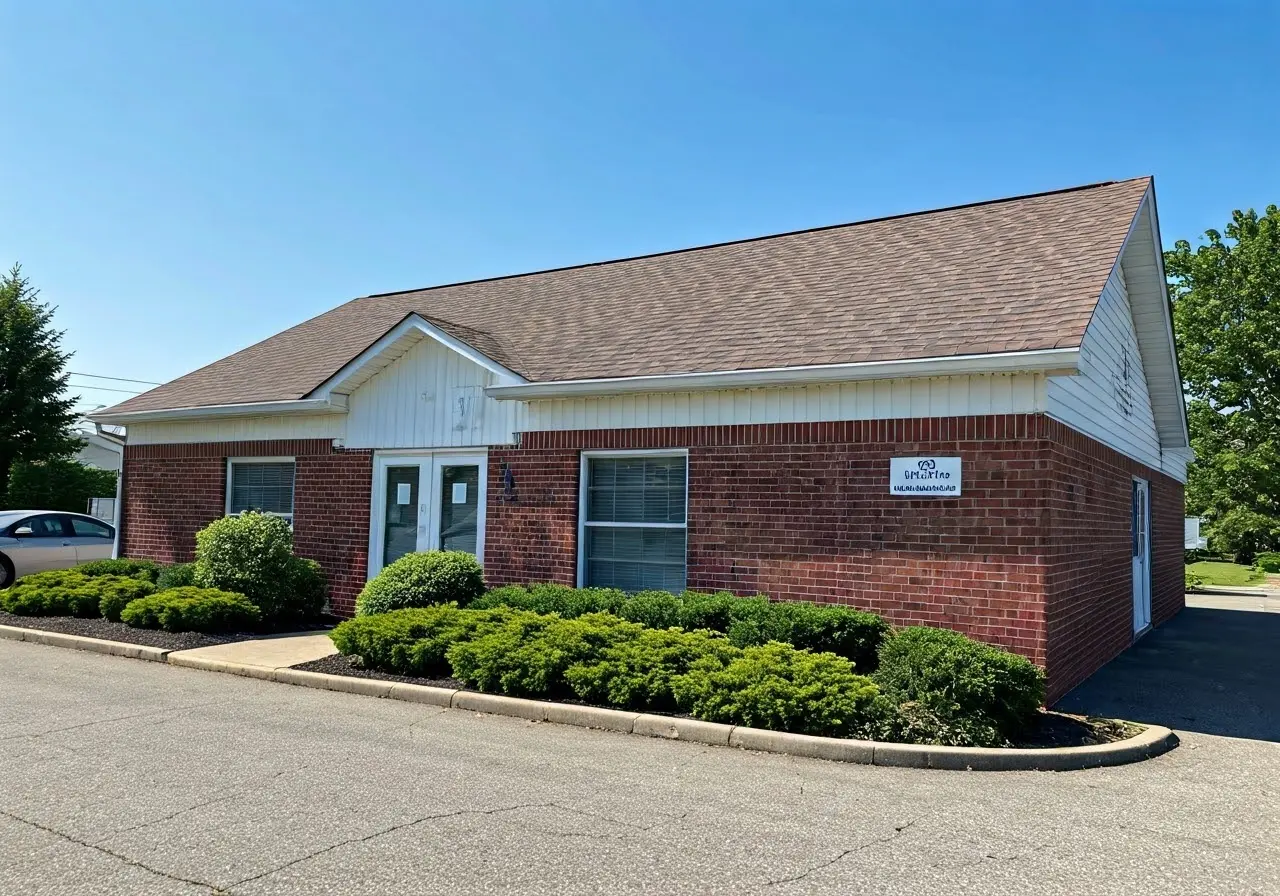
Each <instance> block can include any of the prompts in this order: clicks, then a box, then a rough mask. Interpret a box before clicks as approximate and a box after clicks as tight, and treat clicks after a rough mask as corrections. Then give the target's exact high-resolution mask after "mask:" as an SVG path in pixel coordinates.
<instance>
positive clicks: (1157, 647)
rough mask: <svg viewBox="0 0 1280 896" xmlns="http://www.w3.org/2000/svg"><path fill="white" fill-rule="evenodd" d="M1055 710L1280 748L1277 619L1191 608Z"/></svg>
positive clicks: (1279, 630)
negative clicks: (1087, 713) (1259, 742)
mask: <svg viewBox="0 0 1280 896" xmlns="http://www.w3.org/2000/svg"><path fill="white" fill-rule="evenodd" d="M1189 600H1192V601H1194V600H1195V599H1194V598H1190V599H1189ZM1249 600H1251V601H1254V600H1256V598H1250V599H1249ZM1221 601H1222V598H1210V599H1206V600H1205V602H1206V603H1211V604H1219V603H1221ZM1275 603H1276V609H1278V610H1280V601H1276V602H1275ZM1058 708H1059V709H1063V710H1066V711H1068V712H1092V713H1094V714H1096V715H1104V716H1112V717H1116V718H1122V719H1135V720H1139V721H1143V722H1156V723H1158V724H1161V725H1166V726H1168V727H1170V728H1174V729H1177V730H1179V731H1198V732H1203V733H1205V734H1221V735H1225V736H1227V737H1247V738H1254V739H1257V740H1266V741H1272V742H1273V743H1280V612H1267V611H1257V612H1245V611H1242V610H1233V609H1221V608H1218V607H1216V606H1188V607H1187V608H1186V609H1185V610H1183V611H1182V612H1181V613H1179V614H1178V615H1177V616H1176V617H1174V619H1173V620H1171V621H1170V622H1167V623H1165V624H1164V625H1162V626H1160V628H1157V629H1155V630H1154V631H1152V632H1150V633H1149V634H1147V636H1146V637H1144V638H1143V639H1142V640H1140V641H1139V642H1138V643H1137V644H1135V645H1134V646H1133V647H1131V648H1129V650H1127V651H1125V652H1124V653H1123V654H1121V655H1120V656H1119V657H1117V658H1116V659H1115V660H1113V661H1112V662H1111V663H1110V664H1108V665H1107V666H1106V667H1105V668H1103V669H1102V670H1101V671H1099V672H1098V673H1096V674H1095V675H1094V676H1093V677H1092V678H1090V679H1089V680H1088V681H1086V682H1085V683H1084V684H1083V685H1081V686H1080V687H1078V688H1076V689H1075V690H1074V691H1072V692H1071V693H1070V694H1068V695H1067V696H1066V697H1065V698H1063V700H1062V701H1061V702H1059V703H1058ZM1277 749H1280V748H1277ZM1276 783H1277V786H1280V781H1278V782H1276Z"/></svg>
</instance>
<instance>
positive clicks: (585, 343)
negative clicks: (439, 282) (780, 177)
mask: <svg viewBox="0 0 1280 896" xmlns="http://www.w3.org/2000/svg"><path fill="white" fill-rule="evenodd" d="M1149 183H1150V180H1149V179H1148V178H1139V179H1135V180H1128V181H1119V182H1109V183H1104V184H1095V185H1091V186H1087V187H1078V188H1075V189H1072V190H1064V191H1059V192H1054V193H1042V194H1037V195H1034V196H1024V197H1018V198H1014V199H1006V200H1000V201H996V202H989V203H983V204H979V205H970V206H961V207H958V208H950V209H942V210H940V211H932V212H921V213H917V214H913V215H904V216H899V217H894V218H884V219H878V220H874V221H866V222H862V223H857V224H846V225H841V226H836V227H826V228H821V229H817V230H807V231H802V232H798V233H788V234H782V235H779V236H770V237H761V238H758V239H752V240H743V241H740V242H733V243H724V244H721V245H716V246H707V247H704V248H698V249H686V250H682V251H677V252H667V253H663V254H659V255H650V256H644V257H640V258H630V259H624V260H621V261H611V262H603V263H598V264H588V265H581V266H578V267H571V268H562V269H558V270H552V271H544V272H540V273H534V274H524V275H520V276H513V277H501V278H496V279H491V280H480V281H474V282H470V283H457V284H452V285H448V286H437V287H431V288H427V289H419V290H413V291H410V292H400V293H391V294H385V295H375V296H367V297H365V298H361V299H355V300H354V301H351V302H348V303H347V304H345V305H342V306H340V307H338V308H335V309H334V310H332V311H329V312H327V313H325V314H322V315H320V316H319V317H316V318H313V319H311V320H309V321H306V322H305V323H302V324H299V325H298V326H296V327H293V328H292V329H289V330H285V331H284V332H283V333H280V334H278V335H276V336H272V337H271V338H270V339H267V340H265V341H263V342H260V343H258V344H257V345H253V346H250V347H249V348H246V349H244V350H243V351H240V352H237V353H235V354H234V355H231V356H229V357H226V358H223V359H222V360H221V361H217V362H215V363H213V364H210V365H209V366H207V367H203V368H201V369H200V370H197V371H195V372H193V373H189V374H187V375H186V376H183V377H180V378H178V379H176V380H174V381H172V382H170V383H168V384H166V385H164V386H160V387H159V388H157V389H153V390H152V391H150V392H147V393H145V394H143V395H139V396H137V397H135V398H131V399H129V400H128V401H126V402H124V403H123V404H120V405H117V406H116V407H114V408H112V409H110V412H112V413H116V412H126V411H143V410H155V409H160V408H174V407H191V406H202V405H217V404H238V403H243V402H259V401H272V400H287V399H296V398H302V397H304V396H306V395H307V394H308V393H309V392H311V391H312V390H313V389H315V387H316V386H318V385H319V384H320V383H321V382H323V381H324V380H325V379H327V378H328V377H329V376H330V375H332V374H333V373H334V372H335V371H337V370H338V369H339V368H340V367H342V366H343V365H344V364H346V363H347V362H348V361H350V360H351V359H352V358H354V357H355V356H357V355H358V354H360V352H362V351H363V350H364V349H365V348H367V347H368V346H369V345H371V344H372V343H373V342H374V341H375V340H377V339H378V337H379V336H381V335H382V334H383V333H385V332H386V331H387V330H388V329H390V328H391V327H393V326H394V325H395V324H397V323H398V322H399V321H400V320H402V319H403V318H404V317H405V316H406V315H408V314H410V313H414V312H416V313H418V314H420V315H422V316H423V317H425V318H427V319H428V320H430V321H431V322H433V323H434V324H436V325H437V326H439V327H441V328H442V329H444V330H446V331H447V332H449V333H450V335H452V336H454V337H456V338H459V339H462V340H463V341H465V342H467V343H469V344H471V345H472V346H474V347H475V348H476V349H478V350H479V351H481V352H483V353H484V354H486V355H488V356H489V357H491V358H493V359H494V360H495V361H497V362H499V363H500V364H502V365H504V366H506V367H508V368H510V369H512V370H515V371H516V372H517V373H520V374H522V375H523V376H524V377H526V378H527V379H529V380H530V381H533V382H538V381H545V380H568V379H592V378H597V377H620V376H640V375H646V374H671V373H700V372H708V371H720V370H746V369H752V368H763V367H792V366H798V365H807V364H834V363H845V362H855V361H892V360H902V359H907V358H926V357H945V356H950V355H960V354H983V353H988V352H1010V351H1027V350H1034V349H1045V348H1065V347H1074V346H1078V345H1079V344H1080V342H1081V339H1082V338H1083V336H1084V331H1085V327H1087V326H1088V323H1089V319H1090V317H1091V316H1092V314H1093V309H1094V306H1095V305H1096V303H1097V300H1098V297H1099V295H1100V294H1101V292H1102V288H1103V286H1104V284H1105V282H1106V279H1107V276H1108V274H1109V273H1110V271H1111V268H1112V266H1113V264H1114V263H1115V261H1116V258H1117V256H1118V254H1119V251H1120V248H1121V245H1122V243H1123V241H1124V238H1125V235H1126V234H1127V232H1128V229H1129V225H1130V223H1131V222H1132V220H1133V217H1134V215H1135V214H1136V212H1137V210H1138V207H1139V205H1140V203H1141V200H1142V197H1143V195H1144V193H1145V192H1146V190H1147V187H1148V185H1149Z"/></svg>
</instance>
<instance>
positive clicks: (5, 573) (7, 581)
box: [0, 554, 13, 591]
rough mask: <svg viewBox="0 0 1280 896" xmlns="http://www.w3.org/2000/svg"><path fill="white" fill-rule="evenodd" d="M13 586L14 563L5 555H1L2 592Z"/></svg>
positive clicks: (0, 583) (0, 578) (0, 588)
mask: <svg viewBox="0 0 1280 896" xmlns="http://www.w3.org/2000/svg"><path fill="white" fill-rule="evenodd" d="M12 584H13V563H11V562H10V561H9V558H8V557H6V556H5V555H4V554H0V591H3V590H4V589H5V588H8V587H9V586H10V585H12Z"/></svg>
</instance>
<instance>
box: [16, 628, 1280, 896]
mask: <svg viewBox="0 0 1280 896" xmlns="http://www.w3.org/2000/svg"><path fill="white" fill-rule="evenodd" d="M0 670H2V673H3V682H4V687H3V688H2V689H0V739H2V740H3V743H2V744H0V892H4V893H23V894H55V893H56V894H62V893H67V894H72V893H74V894H95V893H101V894H111V896H123V894H132V893H147V894H205V896H208V894H212V893H232V894H237V896H241V894H242V896H250V894H336V893H341V894H363V893H369V894H426V893H441V894H445V893H447V894H458V893H499V892H501V893H556V894H574V893H611V892H635V893H768V894H800V893H805V894H808V893H839V894H847V893H860V894H897V893H901V894H913V896H914V894H921V893H1009V894H1047V893H1064V894H1065V893H1071V894H1077V893H1088V894H1113V893H1116V894H1118V893H1144V894H1145V893H1153V892H1182V893H1196V894H1212V893H1235V894H1239V893H1257V894H1262V893H1267V894H1274V893H1280V794H1278V793H1277V788H1280V746H1278V745H1276V744H1273V743H1267V742H1260V741H1254V740H1242V739H1233V738H1224V737H1216V736H1212V735H1205V734H1199V733H1194V732H1192V733H1188V734H1187V735H1186V736H1185V739H1184V743H1183V745H1182V746H1181V747H1180V748H1178V749H1177V750H1174V751H1173V752H1172V753H1170V754H1168V755H1167V756H1163V757H1160V758H1158V759H1155V760H1152V761H1150V762H1145V763H1141V764H1138V765H1134V766H1127V767H1123V768H1115V769H1099V770H1094V771H1087V772H1070V773H1064V774H1052V773H1037V772H1025V773H1012V774H983V773H954V772H937V771H918V770H909V769H890V768H874V767H867V766H852V765H842V764H838V763H826V762H820V761H815V760H806V759H796V758H792V757H784V756H773V755H758V754H751V753H745V752H741V751H737V750H731V749H727V748H719V747H707V746H702V745H696V744H685V743H669V742H663V741H657V740H649V739H646V738H639V737H631V736H627V735H621V734H612V733H607V732H595V731H587V730H583V729H577V728H567V727H560V726H556V725H548V724H533V723H528V722H523V721H520V720H516V719H507V718H499V717H492V716H480V715H475V714H471V713H465V712H460V711H456V710H440V709H436V708H432V707H424V706H417V705H414V704H409V703H399V702H395V701H389V700H376V699H369V698H362V697H356V696H352V695H347V694H336V693H329V692H323V691H314V690H308V689H303V688H293V687H289V686H286V685H279V684H273V683H270V682H261V681H255V680H250V679H244V678H237V677H234V676H228V675H220V674H216V673H208V672H197V671H194V670H188V669H180V668H175V667H172V666H165V665H159V664H152V663H144V662H139V661H136V660H127V659H120V658H115V657H103V656H97V655H91V654H84V653H78V652H75V651H68V650H60V649H57V648H50V647H42V646H39V645H33V644H26V643H18V642H12V641H0Z"/></svg>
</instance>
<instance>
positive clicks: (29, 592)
mask: <svg viewBox="0 0 1280 896" xmlns="http://www.w3.org/2000/svg"><path fill="white" fill-rule="evenodd" d="M92 583H93V580H92V579H91V578H89V577H88V576H86V575H84V574H82V573H80V572H77V571H75V570H73V569H56V570H51V571H49V572H38V573H33V574H32V575H29V576H23V577H22V578H21V579H19V580H18V582H17V584H15V585H14V586H13V587H12V588H10V589H8V590H7V591H0V609H2V610H4V611H5V612H7V613H13V614H14V615H16V616H97V615H98V612H99V611H98V601H99V598H100V596H101V593H100V591H99V589H98V588H96V587H94V586H93V584H92Z"/></svg>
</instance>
